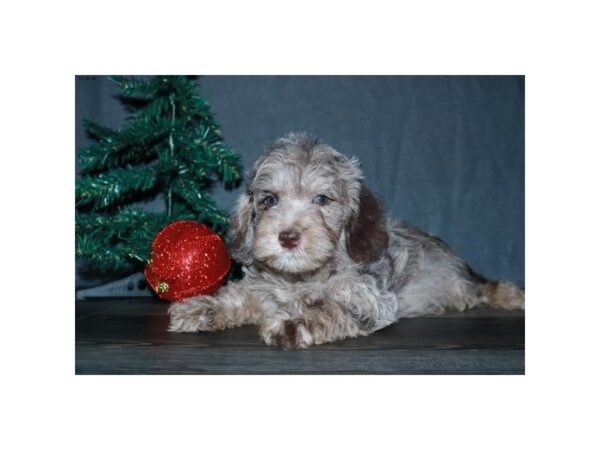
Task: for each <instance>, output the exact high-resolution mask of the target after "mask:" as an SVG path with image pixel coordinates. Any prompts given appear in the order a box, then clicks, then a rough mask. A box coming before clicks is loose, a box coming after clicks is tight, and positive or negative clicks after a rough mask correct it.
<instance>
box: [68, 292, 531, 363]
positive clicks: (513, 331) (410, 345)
mask: <svg viewBox="0 0 600 450" xmlns="http://www.w3.org/2000/svg"><path fill="white" fill-rule="evenodd" d="M167 307H168V304H167V303H164V302H161V301H157V300H154V301H153V300H149V299H144V300H136V301H131V300H103V301H93V302H92V301H89V302H88V301H86V302H77V306H76V312H77V314H76V317H77V320H76V373H80V374H85V373H88V374H90V373H97V374H100V373H102V374H107V373H113V374H126V373H134V374H151V373H155V374H178V373H181V374H191V373H198V374H208V373H212V374H244V373H245V374H282V373H305V374H314V373H329V374H336V373H337V374H341V373H344V374H354V373H356V374H358V373H379V374H392V373H405V374H412V373H423V374H425V373H427V374H429V373H431V374H442V373H462V374H475V373H479V374H509V373H510V374H521V373H524V333H525V323H524V314H523V313H522V312H517V313H515V312H508V313H507V312H504V311H501V312H498V311H494V310H475V311H470V312H467V313H460V314H452V315H447V316H444V315H442V316H432V317H420V318H415V319H403V320H401V321H399V322H398V323H396V324H394V325H393V326H391V327H388V328H386V329H383V330H381V331H379V332H377V333H374V334H373V335H371V336H367V337H361V338H356V339H347V340H344V341H340V342H335V343H331V344H326V345H322V346H318V347H314V348H310V349H304V350H300V351H283V350H279V349H275V348H269V347H267V346H265V344H264V343H262V342H261V341H260V339H259V337H258V330H257V328H256V327H252V326H251V327H242V328H237V329H231V330H226V331H222V332H217V333H191V334H190V333H184V334H180V333H169V332H167V331H166V328H167V324H168V316H167V314H166V309H167Z"/></svg>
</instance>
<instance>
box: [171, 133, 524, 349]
mask: <svg viewBox="0 0 600 450" xmlns="http://www.w3.org/2000/svg"><path fill="white" fill-rule="evenodd" d="M320 196H325V197H326V199H325V200H323V197H320ZM268 197H271V198H268ZM317 197H319V198H317ZM273 202H274V203H275V204H272V203H273ZM282 233H284V234H282ZM285 233H287V235H286V234H285ZM288 235H289V236H291V235H293V236H297V237H298V239H299V240H298V242H297V243H294V244H293V245H292V246H291V247H290V246H289V245H288V246H284V245H283V242H284V241H282V239H283V238H284V237H285V236H288ZM230 252H231V255H232V257H233V258H234V259H236V260H237V261H239V262H240V263H242V264H243V265H244V278H243V279H242V280H240V281H237V282H233V283H229V284H228V285H226V286H224V287H223V288H221V289H220V290H219V291H218V292H217V293H216V295H215V296H200V297H195V298H190V299H187V300H186V301H185V302H181V303H175V304H173V305H172V306H171V308H170V309H169V313H170V316H171V317H170V326H169V330H170V331H175V332H196V331H215V330H222V329H225V328H230V327H236V326H240V325H246V324H256V325H259V327H260V331H259V332H260V335H261V337H262V339H263V340H264V341H265V342H266V343H267V344H269V345H274V346H278V347H282V348H285V349H292V348H303V347H307V346H310V345H316V344H322V343H324V342H330V341H334V340H338V339H343V338H347V337H355V336H364V335H368V334H370V333H373V332H374V331H376V330H379V329H381V328H383V327H386V326H388V325H390V324H392V323H394V322H396V321H397V320H398V319H400V318H403V317H414V316H420V315H424V314H437V313H441V312H443V311H446V310H448V309H454V310H459V311H462V310H464V309H467V308H472V307H475V306H479V305H487V306H490V307H497V308H507V309H523V308H524V304H525V298H524V294H523V292H522V291H521V290H520V289H519V288H518V287H517V286H515V285H513V284H511V283H508V282H497V281H491V280H487V279H485V278H483V277H481V276H480V275H477V274H476V273H474V272H473V271H472V270H471V268H470V267H469V266H468V265H467V264H466V263H465V262H464V261H462V260H461V259H460V258H458V257H457V256H456V255H454V254H453V253H452V251H451V250H450V248H449V247H448V246H447V245H446V244H445V243H444V242H443V241H441V240H440V239H438V238H436V237H434V236H431V235H429V234H428V233H426V232H424V231H422V230H419V229H417V228H415V227H413V226H411V225H409V224H407V223H405V222H402V221H394V222H392V221H389V220H388V219H386V217H385V214H384V212H383V209H382V208H381V206H380V205H379V203H378V202H377V200H376V198H375V196H374V195H373V194H372V193H371V192H370V191H369V190H368V189H367V187H366V186H365V185H364V183H363V176H362V172H361V170H360V168H359V163H358V161H357V160H356V159H354V158H349V157H346V156H344V155H342V154H340V153H338V152H337V151H335V150H334V149H333V148H331V147H329V146H328V145H325V144H322V143H319V142H318V141H317V140H315V139H312V138H310V137H307V136H306V135H303V134H289V135H287V136H286V137H284V138H282V139H279V140H277V141H276V142H274V143H273V144H271V145H270V146H268V147H267V149H266V151H265V153H264V154H263V155H262V156H261V157H260V158H259V159H258V161H257V162H256V164H255V166H254V175H253V176H252V179H251V181H250V183H249V185H248V188H247V190H246V192H245V193H244V194H242V195H241V197H240V199H239V201H238V203H237V207H236V210H235V213H234V214H233V217H232V220H231V227H230Z"/></svg>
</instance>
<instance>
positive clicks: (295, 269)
mask: <svg viewBox="0 0 600 450" xmlns="http://www.w3.org/2000/svg"><path fill="white" fill-rule="evenodd" d="M256 256H259V255H255V257H256ZM329 259H330V255H329V254H319V255H318V256H315V255H312V256H311V255H308V254H306V253H305V252H303V251H298V250H284V249H281V250H279V251H276V252H272V253H269V254H262V255H260V256H259V257H258V258H257V260H258V261H260V262H262V263H263V264H264V265H266V266H267V267H269V268H270V269H272V270H274V271H276V272H281V273H287V274H293V275H301V274H306V273H310V272H315V271H317V270H319V269H320V268H321V267H322V266H323V265H324V264H325V263H326V262H327V261H328V260H329Z"/></svg>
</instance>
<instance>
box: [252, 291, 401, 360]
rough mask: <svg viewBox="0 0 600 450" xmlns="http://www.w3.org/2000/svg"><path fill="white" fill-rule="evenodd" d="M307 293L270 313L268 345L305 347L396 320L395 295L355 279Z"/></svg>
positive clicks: (265, 327)
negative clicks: (345, 283) (374, 288)
mask: <svg viewBox="0 0 600 450" xmlns="http://www.w3.org/2000/svg"><path fill="white" fill-rule="evenodd" d="M353 281H354V282H353V283H352V284H348V285H346V286H345V287H344V286H340V285H339V284H338V285H337V287H336V289H325V290H318V291H313V292H311V293H308V294H304V295H303V296H302V297H300V298H299V299H298V300H295V301H294V302H291V303H288V304H286V305H283V306H281V307H280V308H278V309H276V310H275V313H274V314H271V315H267V316H266V317H265V319H264V321H263V322H262V324H261V328H260V335H261V337H262V338H263V340H264V341H265V342H266V343H267V344H268V345H273V346H276V347H281V348H284V349H294V348H304V347H308V346H311V345H318V344H323V343H325V342H331V341H336V340H340V339H344V338H347V337H356V336H365V335H368V334H370V333H372V332H374V331H376V330H378V329H381V328H383V327H385V326H387V325H390V324H391V323H393V322H394V321H395V320H396V319H395V314H396V312H395V303H396V302H395V299H394V298H393V296H391V295H389V294H385V293H381V292H377V291H375V290H373V286H371V285H368V284H366V283H360V282H356V280H353Z"/></svg>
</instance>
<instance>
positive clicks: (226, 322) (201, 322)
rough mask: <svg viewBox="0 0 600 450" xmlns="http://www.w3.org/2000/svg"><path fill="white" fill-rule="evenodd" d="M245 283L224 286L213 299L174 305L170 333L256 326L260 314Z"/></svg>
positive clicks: (188, 300)
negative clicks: (247, 325) (254, 324)
mask: <svg viewBox="0 0 600 450" xmlns="http://www.w3.org/2000/svg"><path fill="white" fill-rule="evenodd" d="M243 281H244V280H242V281H240V282H237V283H229V284H228V285H226V286H223V287H222V288H221V289H220V290H219V291H218V292H217V293H216V294H215V295H214V296H210V295H202V296H199V297H192V298H189V299H187V300H185V301H183V302H177V303H174V304H173V305H172V306H171V307H170V308H169V315H170V316H171V317H170V322H169V331H174V332H192V333H193V332H196V331H217V330H224V329H225V328H233V327H238V326H241V325H246V324H252V323H257V322H258V320H259V317H260V315H259V310H258V308H257V307H256V305H255V302H254V300H253V298H252V296H251V295H250V294H251V293H250V291H249V290H248V289H247V287H246V286H245V283H244V282H243Z"/></svg>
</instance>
